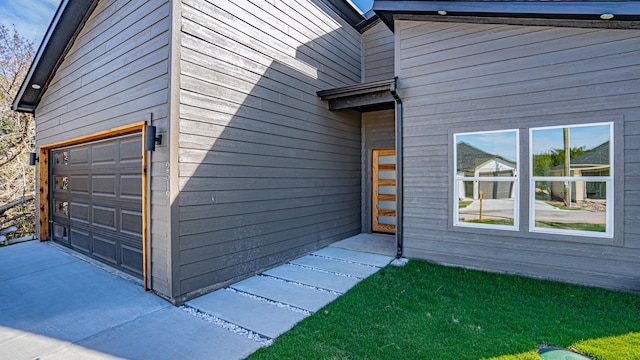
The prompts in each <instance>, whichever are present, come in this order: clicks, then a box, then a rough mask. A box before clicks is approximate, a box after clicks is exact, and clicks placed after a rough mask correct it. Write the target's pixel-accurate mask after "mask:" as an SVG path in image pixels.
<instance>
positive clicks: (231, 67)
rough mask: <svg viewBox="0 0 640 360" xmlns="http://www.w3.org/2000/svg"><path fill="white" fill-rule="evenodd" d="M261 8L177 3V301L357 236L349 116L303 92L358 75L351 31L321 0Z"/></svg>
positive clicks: (355, 160)
mask: <svg viewBox="0 0 640 360" xmlns="http://www.w3.org/2000/svg"><path fill="white" fill-rule="evenodd" d="M261 4H262V5H261V6H257V5H256V4H255V3H253V2H249V1H242V0H233V1H226V0H225V1H211V2H204V1H198V0H185V1H183V7H182V35H181V36H182V40H181V43H182V51H181V53H182V60H181V66H180V67H181V85H180V87H181V93H180V100H181V104H180V152H179V164H180V169H179V176H180V194H179V206H180V208H179V235H180V243H179V258H180V264H179V274H178V276H179V278H178V281H179V287H180V294H183V295H185V296H184V297H183V298H186V297H190V296H193V295H195V294H197V292H198V291H201V290H199V289H201V288H205V290H203V291H206V290H207V289H213V288H215V287H218V286H221V285H222V284H224V283H225V282H226V281H229V280H230V279H234V278H237V277H241V276H246V275H248V274H251V273H253V272H256V271H259V270H261V269H264V268H266V267H270V266H272V265H275V264H277V263H279V262H283V261H285V260H288V259H290V258H292V257H295V256H297V255H300V254H303V253H306V252H309V251H312V250H315V249H317V248H319V247H321V246H324V245H327V244H329V243H331V242H333V241H335V240H339V239H342V238H345V237H347V236H350V235H353V234H356V233H359V232H360V203H361V201H360V192H361V191H360V177H361V175H360V116H359V114H357V113H355V112H337V113H332V112H329V111H328V110H327V105H326V104H325V103H323V102H322V101H320V100H319V99H318V98H317V96H316V94H315V93H316V91H318V90H320V89H327V88H333V87H338V86H344V85H350V84H354V83H357V82H359V80H360V51H359V50H360V39H359V34H358V32H357V31H355V30H354V29H352V28H350V27H348V25H346V24H345V23H344V22H343V20H341V19H340V18H339V17H338V16H336V15H335V14H332V13H331V11H330V10H329V9H328V8H326V6H325V5H324V4H323V3H322V2H321V1H315V0H311V1H310V0H297V1H286V2H277V3H276V5H275V6H274V5H272V4H271V3H269V2H262V3H261ZM179 300H180V299H179Z"/></svg>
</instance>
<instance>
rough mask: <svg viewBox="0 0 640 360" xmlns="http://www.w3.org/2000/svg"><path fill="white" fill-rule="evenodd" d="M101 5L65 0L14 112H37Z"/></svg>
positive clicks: (19, 92) (43, 43)
mask: <svg viewBox="0 0 640 360" xmlns="http://www.w3.org/2000/svg"><path fill="white" fill-rule="evenodd" d="M97 3H98V0H63V1H62V2H61V3H60V5H59V6H58V9H57V10H56V13H55V15H54V17H53V19H52V20H51V23H50V24H49V27H48V29H47V32H46V33H45V36H44V38H43V40H42V42H41V43H40V46H39V47H38V51H37V52H36V55H35V56H34V58H33V62H32V64H31V67H30V68H29V71H28V72H27V75H26V76H25V79H24V81H23V82H22V85H21V86H20V89H19V90H18V93H17V95H16V97H15V99H14V100H13V103H12V105H11V109H12V110H14V111H18V112H28V113H34V112H35V109H36V108H37V106H38V103H39V102H40V99H41V98H42V94H44V93H45V91H46V90H47V87H48V86H49V83H50V82H51V79H52V77H53V75H54V74H55V72H56V70H57V69H58V67H59V66H60V64H61V63H62V60H63V59H64V57H65V55H66V54H67V52H68V51H69V48H70V47H71V45H72V44H73V42H74V40H75V38H76V37H77V35H78V33H79V32H80V29H81V28H82V27H83V25H84V23H85V22H86V21H87V18H88V17H89V15H91V13H92V12H93V9H94V8H95V6H96V5H97ZM34 85H36V86H35V87H34Z"/></svg>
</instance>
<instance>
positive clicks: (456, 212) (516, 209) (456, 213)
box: [452, 129, 521, 231]
mask: <svg viewBox="0 0 640 360" xmlns="http://www.w3.org/2000/svg"><path fill="white" fill-rule="evenodd" d="M507 132H511V133H515V136H516V144H515V146H516V156H515V160H516V173H515V175H514V176H459V175H458V165H457V164H458V141H457V139H458V136H461V135H471V134H474V135H475V134H494V133H507ZM520 162H521V161H520V131H519V130H518V129H507V130H491V131H469V132H464V133H454V134H453V206H452V208H453V226H460V227H469V228H478V229H496V230H508V231H518V230H519V226H520V225H519V224H520V221H519V219H520ZM464 181H483V182H485V181H500V182H512V183H513V192H514V199H513V225H496V224H482V223H473V222H465V221H460V209H459V208H458V206H459V205H458V201H459V199H460V189H459V186H460V183H461V182H464Z"/></svg>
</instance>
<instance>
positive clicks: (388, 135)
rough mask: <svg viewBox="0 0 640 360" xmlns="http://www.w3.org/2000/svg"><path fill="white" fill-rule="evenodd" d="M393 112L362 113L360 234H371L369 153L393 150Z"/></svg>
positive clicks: (394, 145)
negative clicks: (376, 150) (377, 150)
mask: <svg viewBox="0 0 640 360" xmlns="http://www.w3.org/2000/svg"><path fill="white" fill-rule="evenodd" d="M395 121H396V120H395V110H393V109H392V110H382V111H372V112H366V113H362V184H363V187H362V232H366V233H369V232H371V206H372V205H371V176H372V174H371V151H372V150H373V149H393V148H395V147H396V144H395V138H396V137H395Z"/></svg>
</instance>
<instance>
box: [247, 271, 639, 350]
mask: <svg viewBox="0 0 640 360" xmlns="http://www.w3.org/2000/svg"><path fill="white" fill-rule="evenodd" d="M541 344H552V345H559V346H563V347H571V348H573V349H577V350H579V351H581V352H583V353H586V354H588V355H590V356H594V357H595V358H596V359H625V360H629V359H640V296H639V295H637V294H630V293H624V292H614V291H608V290H603V289H599V288H589V287H582V286H575V285H568V284H563V283H557V282H552V281H542V280H536V279H531V278H525V277H520V276H510V275H500V274H494V273H486V272H480V271H472V270H465V269H460V268H450V267H443V266H439V265H434V264H430V263H427V262H422V261H416V260H412V261H410V262H409V264H408V265H406V266H405V267H400V268H398V267H393V266H388V267H386V268H384V269H382V270H381V271H379V272H378V273H377V274H375V275H373V276H371V277H370V278H368V279H366V280H364V281H362V282H361V283H360V284H358V285H357V286H356V287H355V288H353V289H352V290H351V291H349V292H348V293H347V294H345V295H343V296H341V297H340V298H338V299H337V300H336V301H334V302H333V303H331V304H329V305H327V306H326V307H325V308H323V309H321V310H320V311H318V312H317V313H315V314H314V315H312V316H310V317H308V318H307V319H305V320H303V321H302V322H301V323H299V324H298V325H297V326H296V327H294V328H293V329H292V330H291V331H289V332H287V333H285V334H283V335H282V336H281V337H279V338H278V339H277V340H276V341H275V342H274V344H273V345H272V346H270V347H268V348H263V349H260V350H258V351H257V352H256V353H255V354H253V355H252V356H251V357H250V359H494V360H497V359H499V360H512V359H540V357H539V356H538V355H537V354H536V352H535V349H536V347H537V346H539V345H541Z"/></svg>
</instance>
